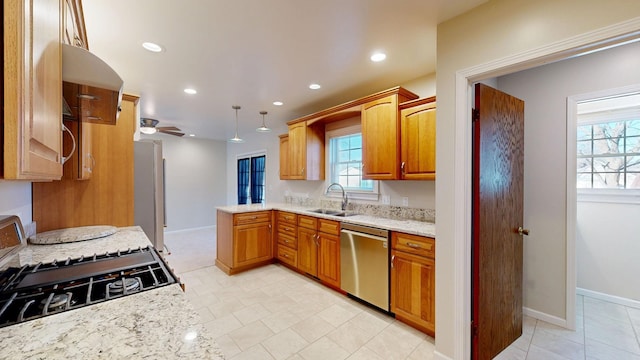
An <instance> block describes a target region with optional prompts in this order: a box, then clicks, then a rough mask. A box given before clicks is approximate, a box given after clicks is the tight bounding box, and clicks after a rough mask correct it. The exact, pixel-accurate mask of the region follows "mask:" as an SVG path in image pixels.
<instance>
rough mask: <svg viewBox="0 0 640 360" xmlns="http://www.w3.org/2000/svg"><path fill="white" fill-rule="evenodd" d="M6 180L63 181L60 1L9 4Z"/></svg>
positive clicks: (27, 0)
mask: <svg viewBox="0 0 640 360" xmlns="http://www.w3.org/2000/svg"><path fill="white" fill-rule="evenodd" d="M3 6H4V14H3V15H4V16H3V17H4V31H3V32H4V33H3V37H4V49H3V50H4V89H5V90H8V91H4V172H3V176H4V178H6V179H33V180H37V179H48V180H53V179H60V178H61V177H62V163H61V161H60V160H61V156H62V155H61V151H62V64H61V58H62V54H61V47H60V40H61V34H62V27H61V14H62V3H61V0H38V1H34V0H23V1H5V2H4V4H3Z"/></svg>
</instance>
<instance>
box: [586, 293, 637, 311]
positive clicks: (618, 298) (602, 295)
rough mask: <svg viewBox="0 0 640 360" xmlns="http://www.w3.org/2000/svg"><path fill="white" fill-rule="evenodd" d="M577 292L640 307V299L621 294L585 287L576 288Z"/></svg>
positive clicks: (611, 301)
mask: <svg viewBox="0 0 640 360" xmlns="http://www.w3.org/2000/svg"><path fill="white" fill-rule="evenodd" d="M576 293H577V294H578V295H583V296H588V297H591V298H594V299H598V300H603V301H608V302H610V303H614V304H618V305H624V306H627V307H631V308H634V309H640V301H638V300H633V299H629V298H624V297H621V296H615V295H609V294H605V293H601V292H597V291H593V290H587V289H583V288H576Z"/></svg>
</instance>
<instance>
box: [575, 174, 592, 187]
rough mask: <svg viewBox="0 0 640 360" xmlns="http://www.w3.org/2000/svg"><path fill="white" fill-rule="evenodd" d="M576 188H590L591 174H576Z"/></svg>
mask: <svg viewBox="0 0 640 360" xmlns="http://www.w3.org/2000/svg"><path fill="white" fill-rule="evenodd" d="M577 183H578V184H577V187H578V189H590V188H591V174H590V173H589V174H578V176H577Z"/></svg>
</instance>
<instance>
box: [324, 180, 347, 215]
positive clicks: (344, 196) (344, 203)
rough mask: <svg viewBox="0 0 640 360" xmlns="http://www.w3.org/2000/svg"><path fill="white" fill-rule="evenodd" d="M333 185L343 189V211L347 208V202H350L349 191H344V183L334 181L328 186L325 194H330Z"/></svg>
mask: <svg viewBox="0 0 640 360" xmlns="http://www.w3.org/2000/svg"><path fill="white" fill-rule="evenodd" d="M333 186H338V187H340V190H342V210H343V211H344V210H347V203H348V202H349V199H348V198H347V193H346V192H345V191H344V188H343V187H342V185H340V184H338V183H332V184H331V185H329V186H328V187H327V190H325V192H324V194H325V195H327V194H329V190H331V188H332V187H333Z"/></svg>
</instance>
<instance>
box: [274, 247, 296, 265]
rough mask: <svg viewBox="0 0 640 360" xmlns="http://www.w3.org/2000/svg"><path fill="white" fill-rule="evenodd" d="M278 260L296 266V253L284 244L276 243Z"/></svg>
mask: <svg viewBox="0 0 640 360" xmlns="http://www.w3.org/2000/svg"><path fill="white" fill-rule="evenodd" d="M278 260H280V261H282V262H283V263H286V264H289V265H291V266H293V267H298V253H297V252H296V251H295V250H293V249H291V248H289V247H286V246H284V245H280V244H278Z"/></svg>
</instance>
